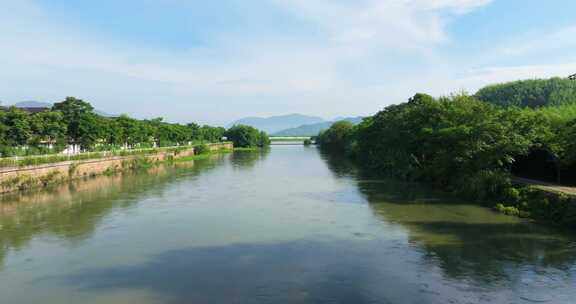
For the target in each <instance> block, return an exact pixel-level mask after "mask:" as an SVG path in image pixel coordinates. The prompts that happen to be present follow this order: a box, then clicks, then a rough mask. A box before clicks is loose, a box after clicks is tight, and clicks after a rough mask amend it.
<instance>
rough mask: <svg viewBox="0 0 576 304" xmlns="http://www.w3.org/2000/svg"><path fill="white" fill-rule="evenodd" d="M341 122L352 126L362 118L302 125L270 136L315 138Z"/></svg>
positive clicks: (339, 118)
mask: <svg viewBox="0 0 576 304" xmlns="http://www.w3.org/2000/svg"><path fill="white" fill-rule="evenodd" d="M341 120H346V121H349V122H351V123H353V124H359V123H361V122H362V117H348V118H343V117H338V118H337V119H336V120H334V121H325V122H321V123H315V124H307V125H302V126H299V127H296V128H289V129H285V130H281V131H278V132H276V133H273V134H272V135H273V136H316V135H318V134H319V133H320V132H321V131H322V130H326V129H328V128H330V126H332V124H333V123H335V122H337V121H341Z"/></svg>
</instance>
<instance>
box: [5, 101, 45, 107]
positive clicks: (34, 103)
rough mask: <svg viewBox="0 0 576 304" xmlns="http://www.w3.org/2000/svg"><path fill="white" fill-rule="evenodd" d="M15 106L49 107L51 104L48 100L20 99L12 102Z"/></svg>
mask: <svg viewBox="0 0 576 304" xmlns="http://www.w3.org/2000/svg"><path fill="white" fill-rule="evenodd" d="M14 106H15V107H17V108H51V107H52V104H51V103H48V102H42V101H35V100H27V101H21V102H17V103H15V104H14Z"/></svg>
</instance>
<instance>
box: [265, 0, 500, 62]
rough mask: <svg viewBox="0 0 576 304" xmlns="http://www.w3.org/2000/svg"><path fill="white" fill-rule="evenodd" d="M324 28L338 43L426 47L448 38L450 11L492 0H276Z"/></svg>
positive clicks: (364, 47)
mask: <svg viewBox="0 0 576 304" xmlns="http://www.w3.org/2000/svg"><path fill="white" fill-rule="evenodd" d="M275 1H277V2H278V3H280V4H281V5H283V6H285V7H287V8H289V9H292V10H293V11H295V12H296V13H298V14H300V15H301V16H303V17H305V18H307V19H309V20H311V21H312V22H315V23H316V24H317V25H318V26H319V27H320V28H321V29H323V30H325V31H326V32H327V33H328V34H329V35H330V37H331V40H332V41H333V42H334V43H335V44H336V45H340V46H342V47H345V48H354V49H361V50H364V51H366V50H369V49H371V48H376V47H389V48H395V49H402V48H408V49H423V48H424V49H425V48H428V47H430V46H432V45H435V44H437V43H440V42H444V41H446V40H447V35H446V33H445V25H446V23H447V21H448V20H449V18H450V17H451V15H459V14H464V13H467V12H469V11H471V10H473V9H475V8H478V7H481V6H484V5H487V4H489V3H490V2H491V1H492V0H365V1H353V2H347V3H344V2H342V1H330V0H318V1H309V0H275Z"/></svg>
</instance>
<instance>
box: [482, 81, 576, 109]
mask: <svg viewBox="0 0 576 304" xmlns="http://www.w3.org/2000/svg"><path fill="white" fill-rule="evenodd" d="M475 96H476V97H477V98H478V99H480V100H482V101H485V102H488V103H492V104H495V105H498V106H505V107H509V106H517V107H530V108H539V107H545V106H559V105H566V104H574V103H576V81H574V80H570V79H566V78H558V77H555V78H550V79H532V80H520V81H513V82H507V83H501V84H495V85H489V86H486V87H484V88H482V89H480V90H479V91H478V92H477V93H476V95H475Z"/></svg>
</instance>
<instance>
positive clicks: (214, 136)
mask: <svg viewBox="0 0 576 304" xmlns="http://www.w3.org/2000/svg"><path fill="white" fill-rule="evenodd" d="M251 132H253V131H251ZM255 132H257V133H258V136H257V140H258V142H257V143H254V142H252V141H250V142H248V143H245V144H247V145H249V146H262V145H264V142H265V141H266V139H267V136H266V135H265V134H260V132H259V131H258V130H256V131H255ZM225 133H226V129H224V128H222V127H211V126H207V125H205V126H200V125H198V124H195V123H189V124H186V125H184V124H178V123H167V122H164V121H163V120H162V118H156V119H147V120H138V119H134V118H130V117H128V116H126V115H122V116H120V117H113V118H111V117H102V116H99V115H97V114H96V113H94V108H93V107H92V106H91V105H90V104H89V103H87V102H85V101H83V100H80V99H76V98H73V97H68V98H66V100H64V101H62V102H59V103H56V104H54V106H53V107H52V109H51V110H50V111H45V112H39V113H29V112H26V111H24V110H22V109H18V108H15V107H10V108H7V109H3V110H0V156H3V157H6V156H15V155H37V154H48V153H58V152H61V151H63V149H64V148H66V147H67V146H68V145H79V146H80V147H81V149H82V150H83V151H103V150H115V149H119V148H124V149H132V148H150V147H166V146H179V145H188V144H192V143H202V142H218V141H220V140H221V139H222V138H223V137H224V134H225ZM231 134H233V133H231ZM243 144H244V143H243Z"/></svg>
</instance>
